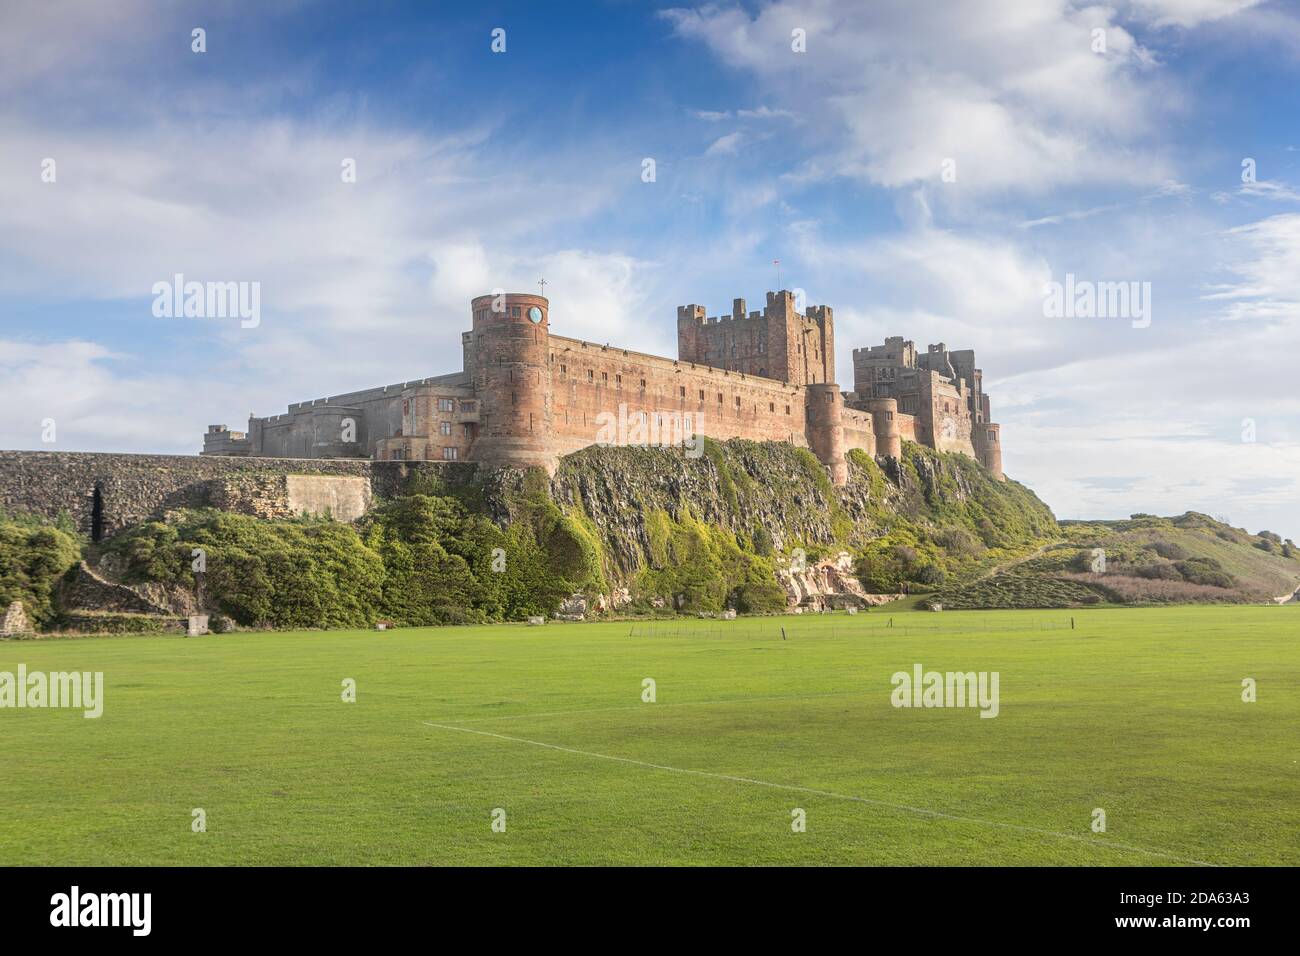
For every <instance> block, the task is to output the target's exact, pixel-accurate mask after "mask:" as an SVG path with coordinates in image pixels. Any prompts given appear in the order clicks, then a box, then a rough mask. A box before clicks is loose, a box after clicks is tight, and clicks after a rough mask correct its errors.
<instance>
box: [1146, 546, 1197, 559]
mask: <svg viewBox="0 0 1300 956" xmlns="http://www.w3.org/2000/svg"><path fill="white" fill-rule="evenodd" d="M1151 550H1152V551H1154V552H1155V553H1156V554H1158V555H1160V557H1162V558H1165V559H1167V560H1169V561H1182V560H1184V559H1185V558H1187V557H1189V555H1188V553H1187V549H1186V548H1184V547H1183V546H1182V545H1180V544H1175V543H1174V542H1172V541H1154V542H1152V543H1151Z"/></svg>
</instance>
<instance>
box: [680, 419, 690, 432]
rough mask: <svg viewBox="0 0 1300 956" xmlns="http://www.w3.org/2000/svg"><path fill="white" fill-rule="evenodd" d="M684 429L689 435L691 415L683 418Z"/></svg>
mask: <svg viewBox="0 0 1300 956" xmlns="http://www.w3.org/2000/svg"><path fill="white" fill-rule="evenodd" d="M682 428H683V429H684V430H685V431H686V433H687V434H689V433H690V430H691V416H690V415H683V416H682Z"/></svg>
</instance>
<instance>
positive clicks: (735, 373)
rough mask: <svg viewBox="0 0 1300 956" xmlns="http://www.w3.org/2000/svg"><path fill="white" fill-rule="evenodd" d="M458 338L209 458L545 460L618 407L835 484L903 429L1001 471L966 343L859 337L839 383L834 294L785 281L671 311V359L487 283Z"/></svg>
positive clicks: (883, 450)
mask: <svg viewBox="0 0 1300 956" xmlns="http://www.w3.org/2000/svg"><path fill="white" fill-rule="evenodd" d="M470 307H471V311H472V326H471V330H470V331H469V332H465V333H462V335H461V348H462V350H463V353H464V366H463V370H462V371H460V372H455V373H452V374H449V375H439V376H436V377H433V378H425V379H420V380H418V381H413V382H399V383H397V384H395V385H386V386H383V387H380V388H372V389H368V390H366V391H360V392H350V393H348V394H345V395H335V396H332V397H329V398H318V399H316V400H314V401H309V402H301V403H299V404H296V405H290V406H289V410H288V412H287V413H285V414H283V415H272V416H270V417H268V418H257V417H250V418H249V421H248V431H247V432H232V431H230V430H229V429H228V428H227V427H226V426H225V425H211V426H209V427H208V431H207V434H206V435H205V436H204V440H203V454H204V455H251V456H263V457H273V458H373V459H376V460H383V461H388V460H442V461H457V460H463V461H475V462H483V463H485V464H488V465H492V466H509V467H531V466H539V467H542V468H545V469H547V471H549V472H552V473H553V472H554V470H555V467H556V464H557V462H558V459H559V457H560V456H561V455H565V454H568V453H570V452H574V451H577V450H578V449H580V448H585V447H587V446H588V445H592V444H596V443H597V442H599V441H604V440H607V439H605V438H603V437H602V428H603V427H605V426H606V425H607V423H608V421H609V420H610V418H611V417H612V416H613V415H618V416H619V417H620V420H623V418H624V417H625V416H627V417H630V418H631V419H632V420H633V422H634V423H636V424H640V425H642V426H644V427H645V428H646V430H647V431H649V432H650V433H651V434H660V433H667V432H668V431H669V430H670V429H673V430H678V429H680V430H683V431H684V432H685V433H690V434H703V435H707V436H708V437H710V438H714V439H717V440H725V439H728V438H737V437H738V438H749V439H754V440H756V441H783V442H789V443H790V444H793V445H797V446H800V447H804V448H808V449H809V450H811V451H812V452H813V453H814V454H815V455H816V456H817V457H818V459H819V460H821V461H822V462H823V463H824V464H825V465H826V467H827V468H828V470H829V471H830V474H831V478H832V480H833V481H834V482H835V483H836V484H843V483H844V482H845V481H846V480H847V477H848V465H847V464H846V462H845V460H844V455H845V452H846V451H848V450H849V449H853V448H860V449H862V450H863V451H865V452H867V453H868V454H870V455H874V456H878V457H892V458H898V457H899V456H900V455H901V453H902V441H903V440H904V439H907V440H910V441H914V442H919V443H921V444H924V445H927V446H929V447H931V448H935V449H938V450H941V451H956V452H962V453H964V454H966V455H969V456H971V457H972V458H975V459H977V460H978V461H979V462H980V463H981V464H983V465H984V466H985V467H986V468H988V469H989V470H990V471H992V472H993V473H994V474H995V475H997V476H998V477H999V478H1001V477H1002V446H1001V436H1000V429H999V426H998V425H995V424H993V423H992V422H991V420H990V419H991V414H990V410H989V399H988V396H987V395H986V394H984V391H983V382H982V379H983V373H982V372H981V371H980V369H978V368H976V367H975V353H974V352H972V351H970V350H966V351H960V352H949V351H948V349H947V347H946V346H944V345H943V344H942V343H941V344H939V345H931V346H930V347H929V349H928V351H927V352H925V353H923V354H922V353H918V352H917V349H916V346H915V345H914V344H913V343H912V342H910V341H905V340H904V339H902V338H897V337H892V338H887V339H886V340H885V343H884V345H879V346H874V347H871V348H863V349H854V350H853V380H854V381H853V391H851V392H841V391H840V387H839V385H837V384H835V328H834V321H833V318H832V313H831V309H830V307H829V306H824V305H822V306H808V307H807V308H806V309H805V311H804V312H803V313H800V312H798V311H797V310H796V308H795V296H794V293H792V292H790V291H789V290H784V289H783V290H781V291H779V292H769V293H767V302H766V304H765V306H764V308H763V310H762V311H761V312H760V311H753V312H746V309H745V300H744V299H736V300H735V301H734V302H733V304H732V310H731V314H730V315H724V316H713V317H707V316H706V315H705V309H704V307H703V306H699V305H685V306H681V307H680V308H678V310H677V353H678V358H677V359H675V360H674V359H669V358H662V357H660V356H656V355H646V354H643V353H640V352H633V351H629V350H628V349H621V348H617V347H615V346H612V345H608V344H607V345H597V344H594V343H591V342H584V341H581V340H579V339H571V338H567V337H564V336H560V335H554V334H552V333H551V330H550V302H549V301H548V300H547V299H546V298H545V297H543V296H540V295H531V294H526V293H500V294H495V295H482V296H479V297H477V298H475V299H474V300H473V301H472V302H471V306H470Z"/></svg>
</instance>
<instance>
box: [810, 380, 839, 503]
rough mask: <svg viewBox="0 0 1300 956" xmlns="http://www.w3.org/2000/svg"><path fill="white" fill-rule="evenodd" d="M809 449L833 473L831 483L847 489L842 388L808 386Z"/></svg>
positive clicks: (825, 384) (825, 385)
mask: <svg viewBox="0 0 1300 956" xmlns="http://www.w3.org/2000/svg"><path fill="white" fill-rule="evenodd" d="M805 394H806V396H807V402H808V406H807V413H806V414H807V423H808V424H807V435H808V445H809V446H810V447H811V448H812V452H813V454H814V455H816V456H817V458H818V460H820V461H821V463H822V464H823V465H825V466H826V467H827V468H828V469H830V473H831V481H833V482H834V483H835V484H837V485H844V484H847V483H848V480H849V466H848V463H847V462H845V460H844V424H843V422H842V418H843V416H842V412H843V411H844V397H843V396H842V395H841V394H840V387H839V386H838V385H835V384H833V383H827V382H822V383H819V384H817V385H809V386H807V390H806V392H805Z"/></svg>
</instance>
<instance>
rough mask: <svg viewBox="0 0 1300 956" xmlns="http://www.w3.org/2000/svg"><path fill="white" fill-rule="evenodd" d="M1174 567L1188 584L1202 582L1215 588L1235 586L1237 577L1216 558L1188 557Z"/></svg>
mask: <svg viewBox="0 0 1300 956" xmlns="http://www.w3.org/2000/svg"><path fill="white" fill-rule="evenodd" d="M1174 567H1175V568H1177V569H1178V572H1179V573H1180V574H1181V575H1182V576H1183V580H1184V581H1186V582H1187V583H1188V584H1201V585H1206V586H1208V587H1215V588H1235V587H1237V579H1236V578H1234V577H1233V576H1232V575H1231V574H1229V573H1228V572H1227V571H1225V570H1224V569H1223V565H1221V564H1219V562H1218V561H1216V560H1214V558H1188V559H1187V560H1186V561H1178V562H1175V564H1174Z"/></svg>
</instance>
